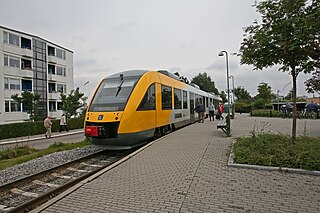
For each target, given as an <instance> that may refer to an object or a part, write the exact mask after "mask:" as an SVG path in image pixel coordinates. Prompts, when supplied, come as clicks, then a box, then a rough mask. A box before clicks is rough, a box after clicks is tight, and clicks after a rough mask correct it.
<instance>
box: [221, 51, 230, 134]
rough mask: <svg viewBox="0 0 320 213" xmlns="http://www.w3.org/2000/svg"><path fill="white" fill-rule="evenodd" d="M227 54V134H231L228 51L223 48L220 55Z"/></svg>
mask: <svg viewBox="0 0 320 213" xmlns="http://www.w3.org/2000/svg"><path fill="white" fill-rule="evenodd" d="M224 54H225V55H226V66H227V92H228V115H227V118H226V119H227V136H228V137H230V136H231V129H230V122H231V121H230V89H229V67H228V66H229V64H228V52H227V51H225V50H222V51H221V52H220V53H219V56H223V55H224Z"/></svg>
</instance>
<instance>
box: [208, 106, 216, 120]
mask: <svg viewBox="0 0 320 213" xmlns="http://www.w3.org/2000/svg"><path fill="white" fill-rule="evenodd" d="M214 111H215V107H214V105H213V104H212V102H210V104H209V118H210V121H211V118H212V121H214Z"/></svg>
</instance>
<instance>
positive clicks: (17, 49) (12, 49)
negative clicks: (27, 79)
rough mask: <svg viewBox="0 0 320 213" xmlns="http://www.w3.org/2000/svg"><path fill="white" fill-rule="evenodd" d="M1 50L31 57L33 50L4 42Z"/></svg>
mask: <svg viewBox="0 0 320 213" xmlns="http://www.w3.org/2000/svg"><path fill="white" fill-rule="evenodd" d="M3 51H4V52H8V53H14V54H16V55H20V56H24V57H27V58H32V57H33V51H32V50H31V49H28V48H21V47H19V46H15V45H10V44H4V45H3Z"/></svg>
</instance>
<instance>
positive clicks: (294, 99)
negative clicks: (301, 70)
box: [291, 67, 298, 144]
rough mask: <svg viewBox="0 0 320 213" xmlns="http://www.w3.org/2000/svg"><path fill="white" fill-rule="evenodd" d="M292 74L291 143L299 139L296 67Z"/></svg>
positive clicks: (293, 68)
mask: <svg viewBox="0 0 320 213" xmlns="http://www.w3.org/2000/svg"><path fill="white" fill-rule="evenodd" d="M291 75H292V102H293V109H292V135H291V143H292V144H295V143H296V139H297V104H296V103H297V75H298V74H297V73H296V68H295V67H292V69H291Z"/></svg>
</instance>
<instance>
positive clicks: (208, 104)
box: [206, 97, 209, 107]
mask: <svg viewBox="0 0 320 213" xmlns="http://www.w3.org/2000/svg"><path fill="white" fill-rule="evenodd" d="M208 100H209V98H208V97H206V107H208V106H209V104H208V103H209V101H208Z"/></svg>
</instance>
